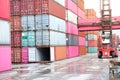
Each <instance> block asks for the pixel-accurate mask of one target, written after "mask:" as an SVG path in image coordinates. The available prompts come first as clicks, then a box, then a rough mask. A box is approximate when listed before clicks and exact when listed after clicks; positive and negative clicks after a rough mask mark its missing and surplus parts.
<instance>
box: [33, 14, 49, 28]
mask: <svg viewBox="0 0 120 80" xmlns="http://www.w3.org/2000/svg"><path fill="white" fill-rule="evenodd" d="M35 21H36V22H35V23H36V29H37V30H40V29H49V15H48V14H42V15H36V16H35Z"/></svg>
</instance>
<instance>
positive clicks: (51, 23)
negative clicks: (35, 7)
mask: <svg viewBox="0 0 120 80" xmlns="http://www.w3.org/2000/svg"><path fill="white" fill-rule="evenodd" d="M35 18H36V29H37V30H40V29H51V30H56V31H62V32H65V31H66V26H65V21H64V20H62V19H60V18H58V17H55V16H53V15H48V14H42V15H36V16H35Z"/></svg>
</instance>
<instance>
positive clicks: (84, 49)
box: [79, 46, 87, 55]
mask: <svg viewBox="0 0 120 80" xmlns="http://www.w3.org/2000/svg"><path fill="white" fill-rule="evenodd" d="M85 54H87V47H86V46H79V55H85Z"/></svg>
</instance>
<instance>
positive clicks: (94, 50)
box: [88, 47, 98, 53]
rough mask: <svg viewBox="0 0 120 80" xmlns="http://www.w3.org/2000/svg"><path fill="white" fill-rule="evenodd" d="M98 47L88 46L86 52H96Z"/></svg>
mask: <svg viewBox="0 0 120 80" xmlns="http://www.w3.org/2000/svg"><path fill="white" fill-rule="evenodd" d="M97 51H98V47H88V53H97Z"/></svg>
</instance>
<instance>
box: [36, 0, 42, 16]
mask: <svg viewBox="0 0 120 80" xmlns="http://www.w3.org/2000/svg"><path fill="white" fill-rule="evenodd" d="M41 6H42V5H41V1H40V0H35V14H41V10H42V9H41Z"/></svg>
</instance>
